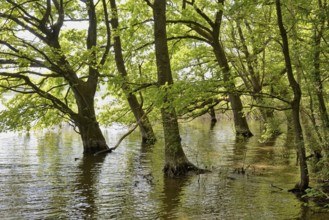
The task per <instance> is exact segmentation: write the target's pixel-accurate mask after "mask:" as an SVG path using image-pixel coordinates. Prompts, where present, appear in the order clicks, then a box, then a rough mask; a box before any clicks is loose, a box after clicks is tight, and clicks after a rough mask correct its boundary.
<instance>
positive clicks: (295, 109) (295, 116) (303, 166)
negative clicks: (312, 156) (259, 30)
mask: <svg viewBox="0 0 329 220" xmlns="http://www.w3.org/2000/svg"><path fill="white" fill-rule="evenodd" d="M275 5H276V13H277V21H278V27H279V30H280V35H281V38H282V52H283V55H284V61H285V66H286V70H287V77H288V81H289V84H290V87H291V89H292V91H293V100H292V101H291V109H292V120H293V125H294V133H295V142H296V146H297V153H298V159H299V168H300V182H299V183H298V185H297V188H298V189H299V190H302V191H304V190H305V189H307V188H308V186H309V176H308V168H307V163H306V155H305V144H304V136H303V130H302V127H301V123H300V118H299V117H300V101H301V96H302V92H301V88H300V86H299V84H298V82H297V81H296V79H295V77H294V73H293V69H292V64H291V58H290V52H289V51H290V50H289V42H288V36H287V32H286V29H285V27H284V24H283V19H282V11H281V2H280V0H276V1H275Z"/></svg>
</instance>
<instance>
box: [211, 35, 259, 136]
mask: <svg viewBox="0 0 329 220" xmlns="http://www.w3.org/2000/svg"><path fill="white" fill-rule="evenodd" d="M213 50H214V53H215V55H216V59H217V62H218V64H219V66H220V67H221V68H222V71H223V78H224V82H225V85H226V89H227V90H228V96H229V101H230V103H231V107H232V111H233V117H234V126H235V132H236V134H237V135H238V136H240V135H242V136H244V137H251V136H253V134H252V133H251V131H250V129H249V126H248V122H247V119H246V117H245V115H244V114H243V106H242V102H241V99H240V95H238V94H237V93H236V92H235V85H234V82H233V81H232V79H231V74H230V67H229V65H228V61H227V59H226V55H225V53H224V50H223V48H222V46H221V45H220V43H219V42H218V41H216V42H214V43H213Z"/></svg>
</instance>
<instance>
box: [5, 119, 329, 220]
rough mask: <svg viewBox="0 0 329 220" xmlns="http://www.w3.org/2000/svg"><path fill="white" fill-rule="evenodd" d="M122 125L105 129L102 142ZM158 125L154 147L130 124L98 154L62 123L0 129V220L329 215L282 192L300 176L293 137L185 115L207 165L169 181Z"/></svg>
mask: <svg viewBox="0 0 329 220" xmlns="http://www.w3.org/2000/svg"><path fill="white" fill-rule="evenodd" d="M124 130H125V129H122V128H118V127H116V128H115V127H113V128H109V129H106V130H104V133H105V136H106V138H107V140H108V143H109V145H111V146H113V145H114V144H115V143H116V142H117V140H118V139H119V138H120V137H121V135H122V134H124V132H125V131H124ZM156 130H157V133H158V137H159V141H158V142H157V143H156V145H154V146H142V145H141V143H140V137H139V134H138V132H136V133H133V134H132V135H131V136H130V137H128V138H127V139H126V140H124V141H123V142H122V144H121V145H120V146H119V148H118V149H117V150H116V151H114V152H113V153H111V154H108V155H106V156H97V157H82V146H81V141H80V138H79V136H78V135H77V134H75V133H74V132H73V131H72V130H70V129H68V128H63V129H56V130H50V131H38V132H33V133H31V134H17V133H16V134H15V133H2V134H0V141H1V142H0V143H1V144H0V216H1V219H15V220H16V219H328V218H329V213H326V212H325V210H322V211H321V212H314V211H313V210H314V208H313V206H314V204H312V203H311V202H306V201H304V202H302V201H300V200H299V199H297V197H296V196H295V195H294V194H291V193H289V192H287V190H288V189H290V188H292V187H293V186H294V185H295V183H297V182H298V179H299V178H298V168H297V167H296V166H295V164H296V159H295V150H294V148H293V146H292V140H293V139H292V138H291V137H286V136H285V135H282V136H280V137H279V138H278V139H277V140H276V141H275V142H273V143H270V144H267V145H265V144H260V143H258V137H257V133H258V130H259V127H258V125H257V124H255V125H254V126H253V131H254V133H255V134H256V136H255V137H253V138H251V139H249V140H236V138H235V136H234V131H233V127H232V123H231V121H222V122H218V123H217V125H216V126H215V127H213V128H211V127H210V123H209V121H208V120H197V121H193V122H190V123H184V124H182V125H181V136H182V140H183V146H184V150H185V152H186V154H187V156H188V158H189V159H190V161H191V162H193V163H194V164H196V165H198V166H199V167H202V168H208V169H211V171H212V172H210V173H207V174H202V175H193V176H187V177H184V178H177V179H168V178H165V177H164V176H163V173H162V167H163V164H164V161H163V157H164V150H163V138H162V134H161V131H160V129H156ZM242 168H244V170H246V172H245V173H244V174H243V173H241V170H242ZM280 188H281V189H283V190H281V189H280Z"/></svg>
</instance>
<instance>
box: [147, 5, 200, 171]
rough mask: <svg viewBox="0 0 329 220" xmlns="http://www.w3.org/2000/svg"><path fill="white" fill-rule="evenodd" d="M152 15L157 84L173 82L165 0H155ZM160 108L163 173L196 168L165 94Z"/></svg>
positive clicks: (168, 98) (172, 108)
mask: <svg viewBox="0 0 329 220" xmlns="http://www.w3.org/2000/svg"><path fill="white" fill-rule="evenodd" d="M152 8H153V16H154V38H155V51H156V64H157V75H158V84H159V86H163V85H166V84H167V85H169V88H168V89H170V85H171V84H173V78H172V73H171V67H170V59H169V53H168V45H167V34H166V0H155V1H154V4H153V6H152ZM163 102H164V103H166V104H165V105H164V106H167V107H163V108H162V109H161V117H162V124H163V130H164V139H165V167H164V173H165V175H167V176H170V177H173V176H178V175H184V174H186V173H187V172H188V171H190V170H197V168H196V167H195V166H194V165H193V164H191V163H190V162H189V161H188V159H187V158H186V156H185V153H184V151H183V148H182V144H181V137H180V134H179V128H178V122H177V116H176V112H175V109H174V107H173V106H171V105H170V104H171V103H170V102H171V101H170V97H168V96H167V95H165V97H164V100H163Z"/></svg>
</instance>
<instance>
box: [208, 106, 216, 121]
mask: <svg viewBox="0 0 329 220" xmlns="http://www.w3.org/2000/svg"><path fill="white" fill-rule="evenodd" d="M209 114H210V118H211V124H212V125H215V124H216V122H217V118H216V112H215V109H214V107H210V108H209Z"/></svg>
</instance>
